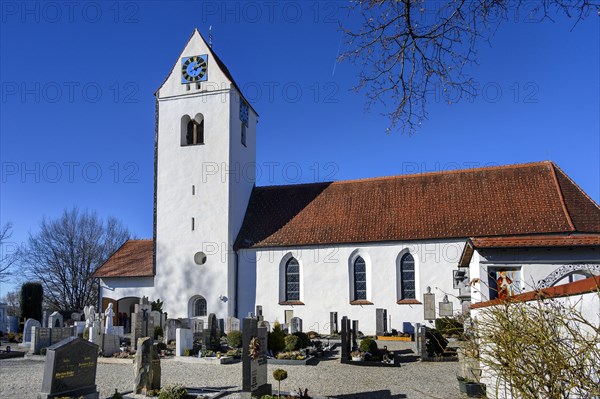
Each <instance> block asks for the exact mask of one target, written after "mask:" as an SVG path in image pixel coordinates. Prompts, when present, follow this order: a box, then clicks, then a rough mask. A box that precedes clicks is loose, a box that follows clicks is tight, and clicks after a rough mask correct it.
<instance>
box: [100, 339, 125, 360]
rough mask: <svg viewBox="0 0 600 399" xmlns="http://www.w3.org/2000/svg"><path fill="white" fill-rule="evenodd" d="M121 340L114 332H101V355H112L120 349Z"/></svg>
mask: <svg viewBox="0 0 600 399" xmlns="http://www.w3.org/2000/svg"><path fill="white" fill-rule="evenodd" d="M120 346H121V341H120V339H119V336H118V335H116V334H103V335H102V355H103V356H112V355H113V354H115V353H117V352H120V351H121V348H120Z"/></svg>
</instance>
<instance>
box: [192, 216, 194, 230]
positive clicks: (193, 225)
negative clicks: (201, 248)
mask: <svg viewBox="0 0 600 399" xmlns="http://www.w3.org/2000/svg"><path fill="white" fill-rule="evenodd" d="M194 225H195V220H194V218H192V231H194V228H195V226H194Z"/></svg>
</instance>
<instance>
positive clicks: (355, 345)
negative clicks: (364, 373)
mask: <svg viewBox="0 0 600 399" xmlns="http://www.w3.org/2000/svg"><path fill="white" fill-rule="evenodd" d="M357 339H358V320H352V350H354V349H355V348H358V342H357Z"/></svg>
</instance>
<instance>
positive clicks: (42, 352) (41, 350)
mask: <svg viewBox="0 0 600 399" xmlns="http://www.w3.org/2000/svg"><path fill="white" fill-rule="evenodd" d="M47 350H48V348H42V349H40V355H42V356H46V351H47Z"/></svg>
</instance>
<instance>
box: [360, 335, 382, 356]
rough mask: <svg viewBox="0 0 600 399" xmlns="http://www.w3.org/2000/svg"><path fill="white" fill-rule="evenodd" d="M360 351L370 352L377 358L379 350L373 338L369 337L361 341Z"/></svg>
mask: <svg viewBox="0 0 600 399" xmlns="http://www.w3.org/2000/svg"><path fill="white" fill-rule="evenodd" d="M360 350H361V351H363V352H369V353H370V354H371V355H373V356H377V355H378V353H379V348H377V342H375V340H374V339H373V338H370V337H367V338H365V339H363V340H362V341H360Z"/></svg>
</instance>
